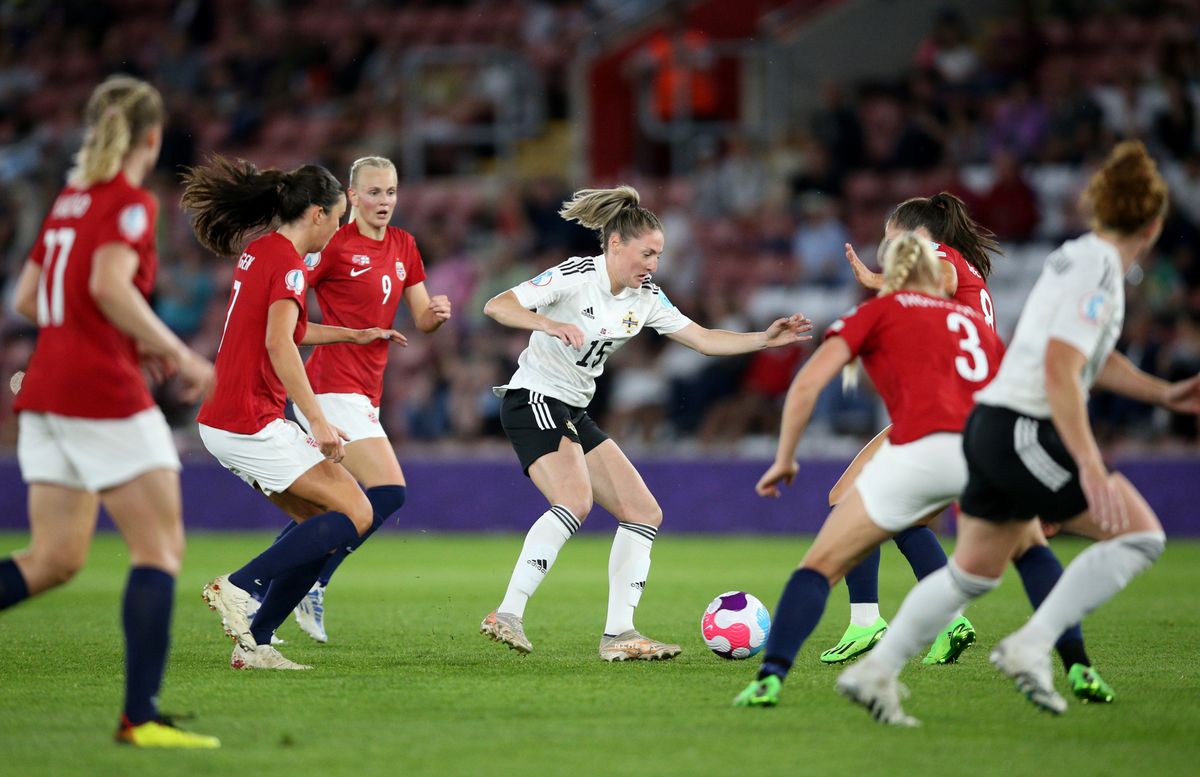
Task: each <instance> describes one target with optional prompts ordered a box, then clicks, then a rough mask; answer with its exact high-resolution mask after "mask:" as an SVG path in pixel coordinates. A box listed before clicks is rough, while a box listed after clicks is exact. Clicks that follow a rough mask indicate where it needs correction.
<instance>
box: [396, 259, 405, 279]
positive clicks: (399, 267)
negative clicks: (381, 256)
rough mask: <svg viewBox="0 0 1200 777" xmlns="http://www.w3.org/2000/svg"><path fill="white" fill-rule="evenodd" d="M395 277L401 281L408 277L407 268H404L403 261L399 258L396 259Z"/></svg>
mask: <svg viewBox="0 0 1200 777" xmlns="http://www.w3.org/2000/svg"><path fill="white" fill-rule="evenodd" d="M396 277H397V278H399V279H400V280H402V281H403V280H404V279H405V278H407V277H408V270H406V269H404V262H402V261H400V260H399V259H397V260H396Z"/></svg>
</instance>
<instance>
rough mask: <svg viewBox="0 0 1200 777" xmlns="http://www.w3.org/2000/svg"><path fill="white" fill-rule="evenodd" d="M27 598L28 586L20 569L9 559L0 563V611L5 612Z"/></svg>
mask: <svg viewBox="0 0 1200 777" xmlns="http://www.w3.org/2000/svg"><path fill="white" fill-rule="evenodd" d="M28 598H29V586H28V585H26V584H25V576H24V575H22V574H21V568H20V567H18V566H17V562H15V561H13V560H12V559H11V558H6V559H4V560H3V561H0V610H7V609H8V608H9V607H12V606H13V605H14V604H16V603H17V602H23V601H25V600H26V599H28Z"/></svg>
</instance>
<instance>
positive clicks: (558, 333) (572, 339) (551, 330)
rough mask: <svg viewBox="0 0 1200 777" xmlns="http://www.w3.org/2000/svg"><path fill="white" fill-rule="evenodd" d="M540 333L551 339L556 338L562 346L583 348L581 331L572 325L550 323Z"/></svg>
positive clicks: (556, 322)
mask: <svg viewBox="0 0 1200 777" xmlns="http://www.w3.org/2000/svg"><path fill="white" fill-rule="evenodd" d="M542 331H544V332H545V333H546V334H548V335H550V336H551V337H557V338H558V339H559V340H561V341H562V343H563V345H569V346H571V347H572V348H576V349H578V348H582V347H583V330H582V329H580V328H579V327H577V326H575V325H574V324H563V323H560V322H558V321H551V322H549V324H548V325H547V326H546V328H545V329H544V330H542Z"/></svg>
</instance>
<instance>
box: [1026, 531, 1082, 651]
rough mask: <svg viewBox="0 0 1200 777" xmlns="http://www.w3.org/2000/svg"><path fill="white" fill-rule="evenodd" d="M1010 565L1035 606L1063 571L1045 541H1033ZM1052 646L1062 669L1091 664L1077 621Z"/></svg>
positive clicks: (1045, 595) (1044, 597)
mask: <svg viewBox="0 0 1200 777" xmlns="http://www.w3.org/2000/svg"><path fill="white" fill-rule="evenodd" d="M1013 565H1014V566H1016V568H1017V574H1019V575H1020V576H1021V584H1022V585H1023V586H1025V595H1026V596H1028V597H1029V603H1030V604H1032V605H1033V609H1035V610H1036V609H1037V608H1038V606H1039V605H1041V603H1042V602H1043V601H1045V599H1046V597H1047V596H1049V595H1050V591H1051V589H1053V588H1054V586H1055V584H1057V583H1058V579H1059V578H1060V577H1062V573H1063V566H1062V562H1061V561H1059V560H1058V556H1055V555H1054V551H1052V550H1050V548H1048V547H1046V546H1045V545H1034V546H1033V547H1032V548H1030V549H1029V550H1027V551H1025V553H1024V554H1023V555H1022V556H1021V557H1020V558H1019V559H1017V560H1016V561H1014V562H1013ZM1054 649H1055V650H1057V651H1058V656H1059V658H1061V659H1062V662H1063V667H1064V668H1066V669H1070V668H1071V665H1072V664H1083V665H1084V666H1091V665H1092V662H1091V659H1089V658H1088V654H1087V650H1086V649H1085V648H1084V644H1083V629H1082V628H1081V627H1080V625H1079V624H1078V623H1076V624H1075V625H1074V626H1072V627H1071V628H1069V629H1067V630H1066V631H1064V632H1063V633H1062V636H1060V637H1059V638H1058V642H1056V643H1055V644H1054Z"/></svg>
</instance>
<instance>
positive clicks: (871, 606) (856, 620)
mask: <svg viewBox="0 0 1200 777" xmlns="http://www.w3.org/2000/svg"><path fill="white" fill-rule="evenodd" d="M877 620H879V602H850V625H851V626H858V627H860V628H862V627H865V626H870V625H871V624H872V623H874V622H875V621H877Z"/></svg>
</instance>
